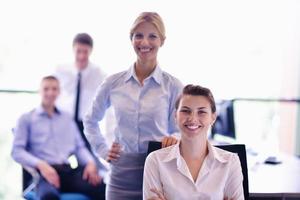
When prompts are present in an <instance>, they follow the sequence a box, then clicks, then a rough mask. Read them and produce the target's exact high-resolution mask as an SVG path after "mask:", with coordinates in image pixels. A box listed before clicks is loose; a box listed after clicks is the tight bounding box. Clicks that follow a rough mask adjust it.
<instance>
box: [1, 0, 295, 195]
mask: <svg viewBox="0 0 300 200" xmlns="http://www.w3.org/2000/svg"><path fill="white" fill-rule="evenodd" d="M299 10H300V1H297V0H288V1H285V0H277V1H276V0H275V1H271V0H262V1H258V0H255V1H238V0H229V1H192V0H189V1H176V0H175V1H174V0H173V1H159V0H154V1H146V0H142V1H138V0H132V1H128V0H123V1H118V0H113V1H102V0H101V1H93V0H90V1H57V0H54V1H43V2H42V1H37V0H28V1H17V0H12V1H10V0H3V1H0V24H1V31H0V101H1V103H0V121H1V123H0V154H1V156H0V174H1V178H0V199H3V200H14V199H22V172H21V167H20V166H19V164H17V163H16V162H15V161H13V160H12V158H11V147H12V140H13V134H12V129H13V127H14V126H15V124H16V120H17V119H18V117H19V116H20V115H21V114H22V113H24V112H27V111H29V110H30V109H32V108H34V107H35V106H36V105H38V104H39V102H40V99H39V95H38V93H37V90H38V86H39V82H40V79H41V77H43V76H45V75H48V74H51V73H52V72H53V70H54V69H55V67H56V66H57V65H59V64H64V63H68V62H70V61H72V60H73V54H72V39H73V37H74V35H75V34H76V33H80V32H87V33H89V34H90V35H91V36H92V37H93V39H94V43H95V46H94V49H93V52H92V55H91V61H92V62H94V63H96V64H97V65H99V66H100V67H101V68H102V70H104V71H105V72H106V73H107V74H108V75H110V74H113V73H116V72H119V71H123V70H127V69H128V68H129V67H130V65H131V64H133V62H134V60H135V54H134V50H133V48H132V46H131V42H130V39H129V29H130V27H131V25H132V22H133V20H134V19H135V17H136V16H137V15H138V14H139V13H140V12H143V11H155V12H157V13H159V14H160V15H161V16H162V18H163V20H164V23H165V25H166V35H167V38H166V41H165V44H164V45H163V47H162V48H161V49H160V53H159V65H160V66H161V68H162V69H163V70H165V71H167V72H168V73H170V74H172V75H174V76H175V77H177V78H179V79H180V80H181V81H182V82H183V83H184V84H190V83H192V84H198V85H201V86H205V87H208V88H210V89H211V90H212V92H213V94H214V96H215V99H217V110H218V119H217V121H216V123H215V126H214V127H213V129H212V131H211V135H210V136H209V139H210V140H211V141H213V142H214V143H216V144H245V146H246V150H247V166H248V177H249V178H248V179H249V193H250V199H270V198H271V197H272V198H273V199H300V123H299V122H300V81H299V80H300V12H299ZM101 126H102V128H103V129H107V128H108V129H109V128H111V126H112V127H113V124H101ZM106 136H107V137H108V138H109V139H110V141H111V140H112V138H113V136H112V135H106Z"/></svg>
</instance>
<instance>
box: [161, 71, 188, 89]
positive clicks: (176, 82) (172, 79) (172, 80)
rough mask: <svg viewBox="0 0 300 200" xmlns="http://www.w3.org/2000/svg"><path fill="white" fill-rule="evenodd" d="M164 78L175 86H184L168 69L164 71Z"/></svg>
mask: <svg viewBox="0 0 300 200" xmlns="http://www.w3.org/2000/svg"><path fill="white" fill-rule="evenodd" d="M162 78H163V80H164V81H165V82H167V83H169V84H171V85H172V86H174V87H178V88H182V87H183V84H182V82H181V81H180V80H179V79H178V78H176V77H175V76H173V75H171V74H170V73H168V72H166V71H162Z"/></svg>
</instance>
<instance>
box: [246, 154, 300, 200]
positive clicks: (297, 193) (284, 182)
mask: <svg viewBox="0 0 300 200" xmlns="http://www.w3.org/2000/svg"><path fill="white" fill-rule="evenodd" d="M247 156H248V158H247V162H248V177H249V193H250V199H255V198H254V197H261V198H263V197H266V198H268V199H269V198H270V197H279V198H278V199H300V159H299V158H297V157H293V156H288V155H280V159H281V160H282V163H281V164H276V165H271V164H264V163H263V161H264V159H262V160H261V161H260V162H257V161H255V162H253V160H252V159H255V157H254V156H251V155H250V156H249V155H247ZM256 160H257V158H256ZM276 199H277V198H276Z"/></svg>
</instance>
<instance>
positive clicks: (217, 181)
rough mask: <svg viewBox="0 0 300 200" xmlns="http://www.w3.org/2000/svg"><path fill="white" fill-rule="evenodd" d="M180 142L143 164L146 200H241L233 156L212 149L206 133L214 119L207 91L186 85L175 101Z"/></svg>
mask: <svg viewBox="0 0 300 200" xmlns="http://www.w3.org/2000/svg"><path fill="white" fill-rule="evenodd" d="M175 118H176V123H177V124H178V127H179V130H180V133H181V140H180V143H178V144H176V145H174V146H171V147H167V148H164V149H160V150H158V151H155V152H153V153H151V154H150V155H149V156H148V157H147V159H146V164H145V172H144V190H143V191H144V199H145V200H199V199H211V200H220V199H227V200H229V199H230V200H243V199H244V193H243V174H242V170H241V164H240V160H239V158H238V156H237V155H236V154H233V153H230V152H228V151H224V150H221V149H219V148H217V147H214V146H212V145H211V144H210V143H209V142H208V141H207V132H208V130H209V129H210V128H211V126H212V124H213V123H214V121H215V119H216V105H215V101H214V98H213V95H212V94H211V92H210V90H209V89H207V88H203V87H201V86H194V85H187V86H186V87H185V88H184V89H183V93H182V95H181V96H180V97H179V99H178V100H177V102H176V117H175Z"/></svg>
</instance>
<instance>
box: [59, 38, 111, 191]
mask: <svg viewBox="0 0 300 200" xmlns="http://www.w3.org/2000/svg"><path fill="white" fill-rule="evenodd" d="M92 50H93V39H92V37H91V36H90V35H89V34H87V33H79V34H77V35H76V36H75V37H74V39H73V51H74V57H75V62H74V63H72V64H68V65H63V66H59V67H58V68H57V69H56V72H55V76H56V77H57V78H58V79H59V81H60V83H61V95H60V97H59V99H58V101H57V106H58V108H61V109H63V110H65V111H67V112H69V113H71V114H72V116H74V120H75V122H76V124H77V126H78V129H79V130H80V133H81V135H82V137H83V139H84V140H85V143H86V145H87V147H88V148H89V149H90V145H89V143H88V142H87V140H86V138H85V136H84V133H83V123H82V119H83V117H84V115H85V113H86V111H87V110H88V108H89V106H91V103H92V100H93V98H94V95H95V93H96V90H97V88H98V86H99V85H100V84H101V83H102V82H103V80H104V78H105V77H106V75H105V73H104V72H103V71H102V70H101V69H100V68H99V67H98V66H96V65H94V64H93V63H91V62H90V60H89V57H90V55H91V53H92ZM103 195H104V194H103Z"/></svg>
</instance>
